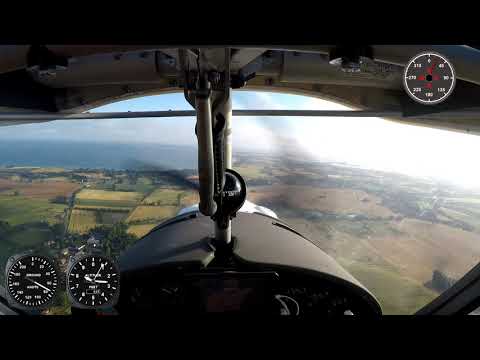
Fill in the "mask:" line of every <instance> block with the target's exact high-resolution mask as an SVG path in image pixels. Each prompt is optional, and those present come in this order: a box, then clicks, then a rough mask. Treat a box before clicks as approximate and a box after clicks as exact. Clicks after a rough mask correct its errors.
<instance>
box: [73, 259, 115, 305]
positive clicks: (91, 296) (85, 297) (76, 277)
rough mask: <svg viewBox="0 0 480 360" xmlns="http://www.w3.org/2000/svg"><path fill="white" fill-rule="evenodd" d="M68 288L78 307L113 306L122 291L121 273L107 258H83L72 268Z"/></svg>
mask: <svg viewBox="0 0 480 360" xmlns="http://www.w3.org/2000/svg"><path fill="white" fill-rule="evenodd" d="M67 287H68V292H69V296H70V298H71V300H72V301H73V303H74V305H75V306H77V307H83V308H98V307H107V306H113V305H115V304H114V303H115V301H116V300H117V299H118V294H119V290H120V279H119V272H118V269H117V267H116V265H115V264H114V263H113V262H112V261H111V260H110V259H108V258H106V257H103V256H99V255H87V256H83V257H81V258H79V259H78V260H76V261H75V262H74V263H73V264H72V266H71V267H70V270H69V272H68V276H67Z"/></svg>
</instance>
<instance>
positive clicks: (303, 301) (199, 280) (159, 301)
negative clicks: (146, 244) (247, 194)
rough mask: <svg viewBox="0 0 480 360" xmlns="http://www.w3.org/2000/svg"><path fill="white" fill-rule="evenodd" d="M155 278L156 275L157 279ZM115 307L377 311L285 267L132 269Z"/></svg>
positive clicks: (269, 312) (271, 312) (272, 312)
mask: <svg viewBox="0 0 480 360" xmlns="http://www.w3.org/2000/svg"><path fill="white" fill-rule="evenodd" d="M153 279H156V281H154V280H153ZM122 289H123V290H122V293H121V296H120V300H119V304H118V306H117V310H118V311H119V313H120V314H122V313H133V314H135V313H143V312H145V313H148V314H162V315H166V316H170V315H187V314H188V315H191V314H215V313H222V314H225V313H227V314H245V313H247V314H258V315H263V316H282V315H289V316H300V317H303V316H305V317H311V316H322V317H323V316H327V317H329V316H332V317H333V316H344V315H375V314H374V311H372V309H370V308H368V307H367V306H365V302H364V301H363V300H361V299H359V298H358V297H357V296H356V295H354V294H352V293H348V292H345V289H344V288H343V287H342V286H339V285H338V284H334V283H332V282H330V281H328V280H326V279H323V280H322V279H318V278H314V277H309V276H299V274H295V273H293V272H292V273H289V272H286V271H284V270H283V271H281V272H280V271H255V272H252V271H241V272H240V271H232V270H225V271H218V270H215V271H204V272H187V273H184V274H179V273H177V274H174V273H172V272H169V271H168V270H164V271H163V275H162V272H158V273H156V271H151V270H149V271H145V272H144V273H143V274H140V273H137V274H135V275H133V274H130V276H129V277H128V278H127V277H125V279H124V281H122Z"/></svg>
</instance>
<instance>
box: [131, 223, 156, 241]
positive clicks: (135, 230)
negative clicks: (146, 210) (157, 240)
mask: <svg viewBox="0 0 480 360" xmlns="http://www.w3.org/2000/svg"><path fill="white" fill-rule="evenodd" d="M155 226H157V224H143V225H130V226H129V227H128V230H127V232H128V233H129V234H133V235H136V236H137V237H139V238H140V237H142V236H144V235H146V234H147V233H148V232H149V231H150V230H152V229H153V228H154V227H155Z"/></svg>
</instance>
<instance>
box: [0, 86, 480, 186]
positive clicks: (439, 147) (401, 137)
mask: <svg viewBox="0 0 480 360" xmlns="http://www.w3.org/2000/svg"><path fill="white" fill-rule="evenodd" d="M233 108H234V109H311V110H348V108H347V107H344V106H342V105H339V104H336V103H332V102H329V101H324V100H320V99H316V98H310V97H305V96H299V95H287V94H275V93H266V92H247V91H234V92H233ZM148 110H191V107H190V105H189V104H188V103H187V102H186V101H185V99H184V97H183V93H181V94H166V95H158V96H149V97H143V98H137V99H131V100H126V101H121V102H117V103H113V104H109V105H106V106H102V107H100V108H97V109H95V110H92V111H98V112H115V111H148ZM194 126H195V119H194V118H186V117H182V118H157V119H154V118H151V119H108V120H81V121H79V120H77V121H54V122H49V123H41V124H29V125H18V126H12V127H1V128H0V141H1V140H3V139H4V140H7V139H9V140H11V139H15V140H23V139H24V140H52V141H53V140H68V141H90V142H92V141H94V142H120V143H132V142H135V143H142V142H147V143H159V144H177V145H195V144H196V137H195V134H194ZM288 145H291V146H293V145H295V146H297V147H298V146H299V147H301V148H302V150H303V151H304V152H305V154H308V155H309V156H310V157H314V158H316V159H319V160H327V161H337V162H346V163H350V164H355V165H358V166H362V167H366V168H373V169H378V170H385V171H395V172H400V173H404V174H407V175H413V176H422V177H432V178H438V179H442V180H447V181H450V182H453V183H456V184H459V185H463V186H466V187H475V188H480V167H479V166H478V165H477V164H478V156H477V154H480V137H478V136H475V135H469V134H462V133H455V132H450V131H445V130H436V129H429V128H425V127H418V126H411V125H404V124H397V123H394V122H391V121H387V120H383V119H380V118H329V117H315V118H313V117H296V118H293V117H236V118H234V119H233V147H234V151H235V149H236V150H239V151H240V150H247V149H249V150H261V151H278V150H283V149H284V147H285V146H288Z"/></svg>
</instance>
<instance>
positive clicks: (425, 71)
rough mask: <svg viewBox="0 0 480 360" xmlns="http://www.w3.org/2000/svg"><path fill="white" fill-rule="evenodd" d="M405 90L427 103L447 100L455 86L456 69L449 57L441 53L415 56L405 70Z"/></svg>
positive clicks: (413, 97)
mask: <svg viewBox="0 0 480 360" xmlns="http://www.w3.org/2000/svg"><path fill="white" fill-rule="evenodd" d="M403 75H404V76H403V77H404V79H403V80H404V81H403V84H404V86H405V91H406V92H407V93H408V95H410V97H411V98H412V99H413V100H415V101H417V102H419V103H421V104H426V105H434V104H438V103H441V102H442V101H445V100H446V99H447V98H448V96H449V95H450V94H451V93H452V91H453V89H454V87H455V71H454V69H453V66H452V64H451V63H450V61H448V59H447V58H446V57H445V56H443V55H440V54H437V53H433V52H425V53H421V54H418V55H416V56H415V57H413V58H412V59H411V60H410V61H409V62H408V64H407V66H406V67H405V71H404V74H403Z"/></svg>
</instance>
